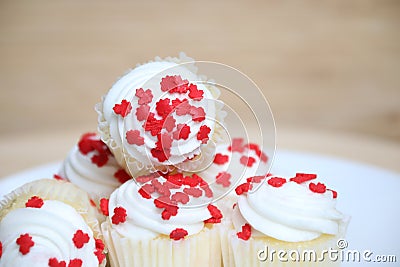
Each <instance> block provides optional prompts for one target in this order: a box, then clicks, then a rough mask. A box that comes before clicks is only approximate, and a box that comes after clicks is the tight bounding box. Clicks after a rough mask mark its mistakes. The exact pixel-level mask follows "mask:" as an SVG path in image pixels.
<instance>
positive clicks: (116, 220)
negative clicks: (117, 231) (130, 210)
mask: <svg viewBox="0 0 400 267" xmlns="http://www.w3.org/2000/svg"><path fill="white" fill-rule="evenodd" d="M126 216H127V215H126V209H124V208H123V207H116V208H114V215H113V216H112V217H111V221H112V223H113V224H120V223H124V222H125V221H126Z"/></svg>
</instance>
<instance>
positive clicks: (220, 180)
mask: <svg viewBox="0 0 400 267" xmlns="http://www.w3.org/2000/svg"><path fill="white" fill-rule="evenodd" d="M230 179H231V174H230V173H228V172H220V173H218V175H217V177H216V183H217V184H220V185H222V186H223V187H228V186H230V185H231V181H230Z"/></svg>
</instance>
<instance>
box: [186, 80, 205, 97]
mask: <svg viewBox="0 0 400 267" xmlns="http://www.w3.org/2000/svg"><path fill="white" fill-rule="evenodd" d="M203 94H204V91H203V90H199V89H197V85H195V84H190V85H189V97H190V98H191V99H194V100H196V101H199V100H201V99H203Z"/></svg>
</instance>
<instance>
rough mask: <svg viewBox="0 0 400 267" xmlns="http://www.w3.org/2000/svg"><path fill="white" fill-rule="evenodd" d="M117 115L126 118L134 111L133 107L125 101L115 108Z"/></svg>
mask: <svg viewBox="0 0 400 267" xmlns="http://www.w3.org/2000/svg"><path fill="white" fill-rule="evenodd" d="M113 110H114V112H115V114H117V115H120V116H121V117H122V118H125V117H126V115H128V114H129V113H130V112H131V110H132V105H131V103H130V102H128V101H126V100H125V99H123V100H122V101H121V104H115V105H114V107H113Z"/></svg>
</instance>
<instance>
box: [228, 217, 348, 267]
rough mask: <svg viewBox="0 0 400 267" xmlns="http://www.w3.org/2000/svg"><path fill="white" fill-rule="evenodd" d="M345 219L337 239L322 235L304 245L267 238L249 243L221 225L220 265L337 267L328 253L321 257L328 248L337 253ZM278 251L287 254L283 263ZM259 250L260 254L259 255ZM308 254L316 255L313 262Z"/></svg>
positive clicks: (338, 263)
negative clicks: (221, 261) (221, 262)
mask: <svg viewBox="0 0 400 267" xmlns="http://www.w3.org/2000/svg"><path fill="white" fill-rule="evenodd" d="M348 220H349V219H348V218H345V219H344V220H343V221H342V222H341V224H340V227H339V228H340V229H339V233H338V234H337V235H336V236H331V235H322V236H321V237H319V238H317V239H314V240H311V241H304V242H284V241H280V240H276V239H274V238H269V237H265V238H260V237H251V238H250V239H249V240H246V241H245V240H242V239H239V238H238V237H237V235H236V231H235V230H234V229H233V226H232V225H230V227H227V224H225V225H221V227H220V234H221V251H222V258H223V266H224V267H261V266H274V267H281V266H282V267H283V266H296V267H300V266H340V264H341V261H340V259H338V260H336V261H332V260H331V259H330V258H329V256H328V254H327V253H325V255H324V251H325V250H329V249H331V250H332V249H333V250H338V251H340V249H339V248H338V246H337V242H338V240H339V239H341V238H343V237H344V235H345V232H346V228H347V224H348ZM281 250H283V251H285V252H286V255H285V256H282V258H283V259H284V260H280V259H279V258H278V252H279V251H281ZM261 251H263V253H261ZM272 251H275V253H272ZM294 251H297V252H294ZM307 251H309V252H310V251H313V252H310V253H314V252H315V255H316V258H315V260H314V258H313V257H311V258H310V259H309V258H308V257H310V256H309V254H308V252H307ZM271 253H272V258H271ZM290 253H292V254H290ZM297 253H298V254H297ZM290 255H292V256H290ZM297 255H299V258H298V259H296V257H297ZM303 255H304V256H303ZM321 255H324V256H321ZM322 257H323V259H324V260H323V261H321V259H322ZM260 258H261V260H260ZM293 259H295V260H293ZM285 260H287V261H285Z"/></svg>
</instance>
